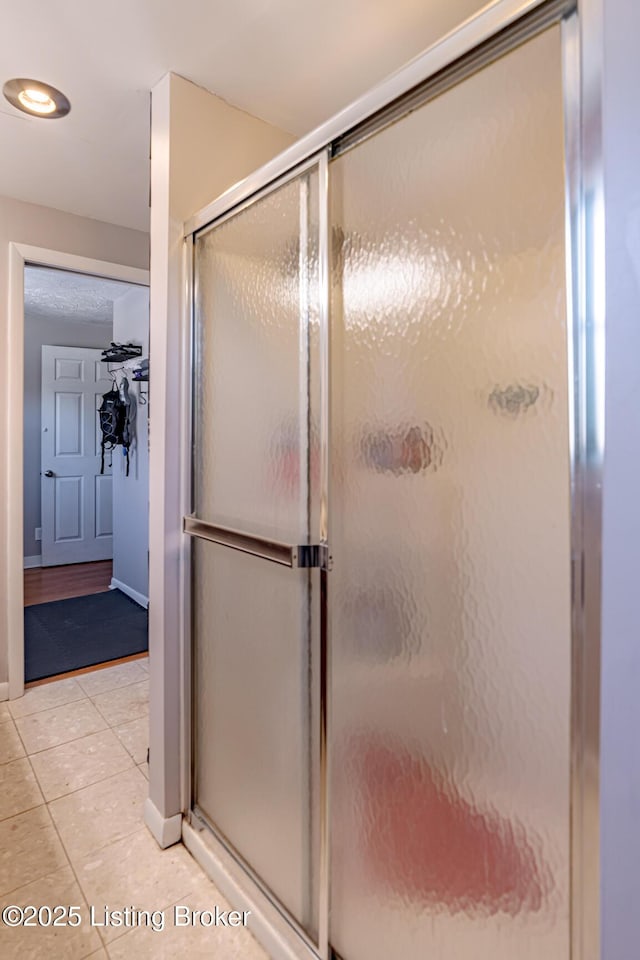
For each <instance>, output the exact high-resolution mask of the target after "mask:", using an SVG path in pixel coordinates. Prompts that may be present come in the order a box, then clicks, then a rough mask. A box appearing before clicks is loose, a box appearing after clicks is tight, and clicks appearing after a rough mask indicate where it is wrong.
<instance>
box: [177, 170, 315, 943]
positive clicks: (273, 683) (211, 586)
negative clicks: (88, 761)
mask: <svg viewBox="0 0 640 960" xmlns="http://www.w3.org/2000/svg"><path fill="white" fill-rule="evenodd" d="M318 181H319V176H318V167H317V164H316V163H312V164H311V165H309V166H308V167H307V168H306V169H305V171H304V172H302V173H300V174H299V175H298V176H293V177H292V178H291V179H290V180H288V181H287V182H286V183H284V184H283V185H281V186H279V187H276V188H274V189H272V190H271V191H269V192H268V193H267V194H266V196H262V197H261V198H259V199H257V200H255V201H254V202H253V203H251V204H250V205H248V206H247V207H245V208H244V209H242V210H240V211H239V212H237V213H235V214H234V215H232V216H230V217H228V218H226V219H225V220H224V221H223V222H222V223H220V224H218V225H215V226H214V227H212V228H210V229H208V230H206V231H204V232H203V233H201V234H200V235H199V236H197V237H196V239H195V250H194V264H195V281H196V288H197V296H196V307H195V317H194V322H195V378H194V428H195V432H194V447H193V449H194V460H193V482H194V484H193V485H194V491H193V497H194V500H193V513H192V515H191V516H190V517H187V518H186V520H185V530H186V532H187V533H190V534H191V535H192V536H193V538H194V539H193V552H192V617H193V645H194V646H193V650H194V668H193V723H194V740H195V744H194V749H195V764H194V783H193V802H194V813H195V815H196V816H198V817H200V818H201V820H202V821H204V822H205V823H207V824H208V825H209V826H210V827H211V828H212V829H213V831H214V832H215V833H216V834H217V836H218V837H219V838H220V839H221V840H222V841H223V842H224V844H225V845H226V846H227V847H228V848H231V850H232V851H233V852H234V853H235V854H236V856H237V857H238V858H239V859H240V860H241V861H242V862H243V863H244V864H245V865H246V866H247V868H248V869H249V870H250V871H251V872H252V874H253V875H254V876H255V877H256V878H257V880H258V882H259V883H260V884H261V885H262V886H263V887H266V888H267V889H268V890H269V891H270V893H271V895H272V897H273V898H274V899H275V900H276V901H277V902H278V903H279V904H280V906H281V908H282V909H283V910H284V911H285V912H286V914H287V915H288V916H289V917H290V918H291V920H292V921H293V922H294V923H295V924H297V925H298V927H299V928H300V930H301V931H304V934H305V935H306V936H308V938H309V939H310V941H311V942H312V943H314V944H317V942H318V937H319V879H318V878H319V850H318V848H319V816H320V810H319V806H320V804H319V777H320V772H319V750H320V737H319V723H318V720H319V688H320V682H319V630H320V617H319V607H320V600H319V593H320V582H321V577H322V573H321V571H320V570H319V569H318V566H319V564H320V559H321V542H320V541H321V539H322V538H321V519H320V514H321V491H320V434H321V432H322V430H321V423H320V410H319V396H320V384H319V341H320V330H319V327H320V318H319V294H318V288H319V270H318V250H319V224H318V219H319V186H318Z"/></svg>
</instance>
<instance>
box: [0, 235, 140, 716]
mask: <svg viewBox="0 0 640 960" xmlns="http://www.w3.org/2000/svg"><path fill="white" fill-rule="evenodd" d="M25 263H36V264H39V265H41V266H47V267H57V268H58V269H60V270H74V271H75V272H76V273H89V274H92V275H93V276H97V277H106V278H108V279H111V280H123V281H125V282H127V283H138V284H141V285H143V286H148V285H149V271H148V270H141V269H140V268H138V267H128V266H125V265H124V264H121V263H109V262H108V261H106V260H94V259H92V258H91V257H80V256H76V255H75V254H72V253H63V252H62V251H60V250H49V249H47V248H46V247H34V246H30V245H29V244H24V243H10V244H9V333H8V363H7V369H8V410H7V422H8V423H10V424H12V427H13V431H14V432H13V434H12V457H11V459H10V461H9V464H8V471H7V502H6V504H5V510H6V530H7V543H6V551H7V553H6V559H7V581H6V596H7V605H8V609H7V629H8V634H9V647H8V668H9V670H8V672H9V698H10V699H11V700H14V699H15V698H16V697H21V696H22V695H23V693H24V620H23V607H24V585H23V569H24V567H23V563H24V537H23V529H22V524H23V513H24V503H23V484H24V476H23V473H24V468H23V454H24V451H23V430H24V266H25Z"/></svg>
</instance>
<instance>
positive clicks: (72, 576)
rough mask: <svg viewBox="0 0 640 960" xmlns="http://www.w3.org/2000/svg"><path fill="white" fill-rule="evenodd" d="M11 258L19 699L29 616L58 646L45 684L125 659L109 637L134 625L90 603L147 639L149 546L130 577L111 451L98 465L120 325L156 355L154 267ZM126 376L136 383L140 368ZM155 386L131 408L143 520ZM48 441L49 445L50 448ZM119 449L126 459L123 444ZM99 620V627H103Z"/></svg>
mask: <svg viewBox="0 0 640 960" xmlns="http://www.w3.org/2000/svg"><path fill="white" fill-rule="evenodd" d="M10 261H11V287H10V307H11V316H12V319H13V323H12V336H11V338H10V354H11V357H12V363H11V373H12V382H11V385H10V406H11V409H10V419H11V422H12V424H13V426H14V428H15V430H16V432H18V431H19V433H20V439H21V442H20V443H17V444H16V452H18V451H20V453H21V454H22V449H24V464H23V456H22V455H20V456H18V457H16V459H15V460H14V461H13V462H12V464H11V470H10V489H9V495H10V498H11V502H12V503H14V504H15V507H16V509H15V510H14V511H13V512H12V514H11V522H10V525H9V536H8V540H9V558H10V570H9V573H10V581H11V582H12V585H13V589H12V590H11V592H10V596H11V603H10V606H9V611H8V613H9V621H10V624H11V630H10V645H9V694H10V697H11V698H15V697H18V696H21V695H22V692H23V690H24V682H25V652H26V657H27V679H28V681H29V680H31V679H32V677H33V676H34V673H33V671H32V668H31V666H30V665H29V649H27V650H26V651H25V616H28V617H30V619H31V620H32V621H33V622H35V634H39V635H40V638H39V639H40V646H41V647H47V646H48V647H49V648H50V649H49V652H48V659H49V663H48V665H45V667H44V668H43V667H42V666H40V667H38V668H37V669H36V670H35V672H36V674H39V675H40V676H39V677H38V679H37V680H35V681H34V682H47V680H48V679H49V678H51V677H52V676H56V675H60V674H61V673H66V672H70V671H73V670H75V669H83V668H85V669H86V668H90V667H91V666H94V665H96V664H98V663H102V662H111V661H113V660H114V659H116V658H119V656H120V654H119V653H116V655H115V656H114V654H113V651H112V650H111V644H110V642H109V641H108V635H109V634H110V635H113V636H114V637H115V636H119V635H126V634H127V632H128V631H127V630H124V629H123V630H118V629H115V628H114V629H112V630H109V629H108V628H107V627H106V621H107V620H108V617H109V615H110V614H108V613H107V615H106V617H105V616H102V615H96V611H95V609H93V608H92V606H91V605H92V603H93V601H94V600H99V599H100V598H102V600H101V601H100V602H101V603H104V601H105V600H107V601H108V602H109V601H110V598H114V599H116V600H118V599H119V600H120V602H121V604H122V603H124V604H125V605H126V607H125V608H123V609H121V611H120V613H121V615H122V616H124V620H125V621H126V615H127V614H135V613H138V614H139V615H138V617H137V621H138V628H137V630H138V635H139V642H140V634H141V633H144V637H145V640H144V647H145V649H146V632H147V628H146V620H147V614H146V606H147V603H148V601H147V587H146V576H147V558H148V548H147V543H146V539H147V533H146V531H143V532H142V534H141V535H140V536H137V537H136V540H135V543H136V549H139V550H140V551H142V552H143V553H144V566H142V565H140V564H139V563H136V568H137V569H140V570H141V571H142V576H143V579H142V578H141V579H139V580H138V581H135V582H134V581H133V580H132V572H131V569H130V564H129V560H130V556H129V553H128V551H127V550H124V551H120V553H121V554H123V561H122V562H121V563H120V564H119V565H118V564H117V551H116V555H115V557H114V555H113V548H112V541H113V536H114V531H115V530H116V529H117V526H118V512H117V509H118V503H117V501H118V494H117V492H116V493H115V496H112V487H114V486H115V484H114V482H113V481H114V476H113V474H114V471H113V470H112V468H111V467H110V466H109V457H108V456H107V459H106V464H105V469H104V471H101V469H100V464H99V459H100V458H99V457H98V456H97V453H99V452H100V432H99V426H98V415H97V406H98V405H99V404H98V398H99V397H100V396H101V393H102V391H103V390H104V389H105V388H107V389H108V388H109V387H110V386H111V384H112V381H113V379H114V378H115V377H116V376H117V374H116V373H114V369H113V366H109V365H107V364H103V363H101V358H102V351H103V350H105V349H107V348H108V347H109V345H110V344H111V342H112V340H113V339H114V336H120V335H121V334H120V332H119V329H118V325H119V327H120V330H122V329H124V330H125V331H126V333H125V335H123V336H122V339H123V340H131V341H137V342H138V343H139V344H140V351H139V353H140V358H141V359H142V353H143V350H144V356H145V357H148V272H147V271H145V270H139V269H136V268H130V267H125V266H122V265H119V264H111V263H106V262H103V261H98V260H91V259H89V258H85V257H80V256H76V255H72V254H66V253H60V252H58V251H54V250H44V249H40V248H33V247H27V246H23V245H19V244H11V245H10ZM54 330H55V331H56V335H55V336H54V335H52V334H53V332H54ZM43 358H44V364H43ZM128 373H129V377H130V380H131V381H132V382H133V380H134V377H135V375H134V371H133V368H132V369H131V370H129V371H128ZM43 380H44V387H45V400H46V401H47V402H45V403H43V399H42V398H43V391H42V388H43ZM56 380H57V383H58V387H57V388H56V387H55V383H56ZM147 381H148V368H147V371H146V374H145V382H144V383H143V382H140V384H139V385H137V386H136V387H135V393H136V395H135V397H134V400H135V401H139V403H136V404H134V405H133V408H132V413H134V412H135V409H136V408H137V411H138V414H139V413H140V412H141V411H142V416H141V417H140V419H139V422H138V427H141V428H142V429H141V430H139V431H138V435H137V438H136V439H135V440H134V441H133V443H132V449H131V469H130V476H131V478H132V484H133V486H135V485H137V487H138V498H140V497H141V498H142V502H143V506H142V508H141V507H140V504H138V503H137V502H136V503H135V504H134V505H133V509H134V510H135V511H137V512H138V514H139V515H140V516H143V517H144V520H145V523H146V516H147V503H148V473H147V469H146V465H145V463H144V461H146V460H147V455H148V436H147V413H148V407H147V406H146V405H145V404H146V402H147V396H148V382H147ZM61 387H62V389H60V388H61ZM49 393H50V394H51V397H49V396H48V394H49ZM132 393H133V389H132ZM49 399H50V400H51V403H49ZM43 414H44V415H43ZM135 419H136V418H135V417H132V420H135ZM23 433H24V443H23V442H22V434H23ZM43 438H44V441H43ZM50 438H53V440H52V443H50V444H49V446H47V442H48V441H49V439H50ZM116 452H119V453H120V457H122V451H121V449H120V451H116ZM43 454H44V459H47V460H48V459H49V458H51V457H53V462H52V463H49V462H47V463H44V459H43ZM79 454H81V455H82V456H80V459H76V464H79V465H81V466H82V469H80V470H76V471H75V472H74V471H73V470H71V471H70V470H69V469H68V468H69V466H70V464H71V462H72V461H73V459H74V458H78V455H79ZM82 457H84V461H83V459H82ZM89 460H91V461H92V462H93V466H94V467H95V462H96V460H97V461H98V468H97V469H94V470H93V473H92V472H91V464H90V463H89ZM63 465H64V466H63ZM65 467H66V468H67V469H65ZM56 475H57V476H56ZM56 486H57V487H58V489H57V491H56ZM133 486H130V487H129V488H128V489H127V490H126V494H125V498H124V499H125V501H126V502H127V503H128V501H129V499H130V498H131V499H133V500H134V501H135V500H136V497H135V496H132V494H133ZM142 491H143V492H142ZM120 500H121V502H122V497H121V498H120ZM114 503H115V505H116V509H115V510H114V509H113V504H114ZM43 508H44V510H43ZM120 514H124V515H123V516H120V521H121V526H122V525H124V527H125V528H126V526H127V525H128V524H130V520H131V518H130V516H128V515H127V512H126V509H125V510H124V511H123V510H121V511H120ZM114 519H115V523H114ZM137 532H138V533H139V532H140V531H139V530H138V531H137ZM43 539H44V547H45V549H44V551H42V546H43ZM96 549H97V552H96ZM114 562H115V565H114ZM119 577H121V579H120V580H119ZM61 603H62V604H63V605H64V604H72V605H73V604H76V605H77V609H76V610H75V611H71V610H70V609H69V610H67V609H66V608H65V609H63V608H62V607H60V606H59V604H61ZM49 605H50V606H49ZM56 605H58V606H57V607H56ZM83 606H84V608H85V609H84V610H82V609H81V608H82V607H83ZM52 611H53V614H52V615H51V616H50V614H51V612H52ZM122 616H121V617H120V621H121V625H124V621H123V620H122ZM140 617H141V618H142V623H141V622H140ZM116 619H117V617H116ZM134 619H136V618H135V617H134ZM99 623H102V624H103V626H102V627H100V628H98V627H97V625H98V624H99ZM82 633H84V638H85V639H84V640H83V638H82ZM101 633H102V640H101V639H100V635H101ZM74 634H75V635H76V636H75V637H74V636H73V635H74ZM105 637H107V643H104V642H103V640H104V638H105ZM86 638H89V640H87V639H86ZM71 640H75V646H76V648H81V647H86V648H89V647H91V644H92V643H93V646H94V653H93V654H91V653H90V652H89V650H84V651H83V653H82V655H81V657H80V661H79V662H78V658H77V657H75V660H74V657H73V656H71V658H70V650H71V648H72V647H73V645H74V644H73V643H71V642H70V641H71ZM50 641H53V642H50ZM98 648H100V649H98ZM125 655H126V650H125V651H124V653H122V656H125Z"/></svg>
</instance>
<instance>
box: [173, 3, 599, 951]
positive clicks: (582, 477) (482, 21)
mask: <svg viewBox="0 0 640 960" xmlns="http://www.w3.org/2000/svg"><path fill="white" fill-rule="evenodd" d="M602 4H603V0H496V2H494V3H491V4H489V5H488V6H486V7H484V8H483V9H482V10H481V11H480V12H479V13H478V14H477V15H475V16H473V17H471V18H470V19H469V20H467V21H466V22H464V23H463V24H462V25H461V26H459V27H458V28H457V29H455V30H454V31H453V32H451V33H450V34H448V35H447V36H446V37H444V38H443V39H442V40H441V41H440V42H438V43H436V44H435V45H434V46H433V47H431V48H429V49H427V50H426V51H425V52H424V53H423V54H421V55H420V56H418V57H417V58H416V59H414V60H412V61H411V62H410V63H409V64H408V65H407V66H406V67H404V68H402V69H401V70H399V71H398V72H397V73H394V74H393V75H392V76H391V77H389V78H388V79H387V80H385V81H383V82H382V83H381V84H380V85H378V86H377V87H374V88H373V89H372V90H370V91H369V92H368V93H366V94H365V95H364V96H362V97H361V98H360V99H358V100H357V101H355V102H354V103H352V104H351V105H350V106H348V107H346V108H345V109H344V110H342V111H341V112H340V113H338V114H336V116H334V117H333V118H331V119H330V120H328V121H327V122H326V123H325V124H323V125H322V126H320V127H318V128H317V129H316V130H314V131H312V132H311V133H310V134H308V135H306V136H304V137H303V138H302V139H301V140H299V141H297V142H296V143H294V144H293V145H292V146H291V147H289V148H288V149H286V150H285V151H283V152H282V153H281V154H279V155H278V156H277V157H275V158H274V159H273V160H271V161H269V162H268V163H267V164H265V165H264V166H263V167H261V168H259V169H258V170H256V171H255V172H254V173H253V174H251V175H250V176H248V177H246V178H245V179H244V180H241V181H240V182H239V183H237V184H236V185H235V186H233V187H231V188H230V189H229V190H227V191H226V192H225V193H223V194H222V195H221V196H220V197H218V198H216V199H215V200H213V201H212V202H211V203H209V204H208V205H207V206H205V207H204V208H203V209H201V210H200V211H198V212H197V213H195V214H194V215H193V216H192V217H191V218H190V219H189V220H188V221H187V222H186V223H185V225H184V240H185V244H184V262H185V265H186V266H185V273H186V280H187V282H186V285H185V286H186V289H185V296H184V316H185V318H187V321H188V320H189V319H191V314H192V309H193V297H194V290H193V274H192V259H193V238H194V236H195V235H196V234H198V233H199V232H200V231H202V230H204V229H205V228H208V227H209V226H213V225H214V223H217V222H219V221H221V220H222V219H224V218H225V216H226V215H229V214H230V213H232V212H237V211H238V210H239V209H240V208H241V207H242V206H243V205H244V204H246V203H250V202H252V200H254V199H256V198H257V197H258V196H259V195H260V193H261V192H262V191H267V190H268V189H269V188H271V187H273V186H274V184H275V183H276V182H277V181H278V180H279V179H280V178H283V179H284V178H286V177H287V175H288V174H290V173H292V172H293V171H294V168H295V167H296V166H298V165H300V164H303V163H304V162H305V161H307V160H308V159H309V158H310V157H311V156H312V155H313V154H316V153H318V152H319V151H320V150H323V149H325V148H329V149H330V150H331V155H332V156H333V155H336V154H337V153H340V152H342V151H343V150H346V149H349V147H350V146H352V145H354V144H355V143H356V142H358V139H357V138H358V137H360V136H362V137H365V136H367V135H369V134H370V133H371V132H372V130H373V128H374V127H376V126H377V124H378V123H379V124H380V126H382V122H384V120H383V117H382V115H383V114H384V116H385V117H387V116H389V114H388V113H387V111H390V112H392V111H393V109H394V103H395V102H396V101H398V100H400V98H407V97H411V96H412V93H411V91H412V90H415V91H416V92H417V95H419V96H424V94H423V93H421V91H424V89H425V85H427V84H429V85H430V84H433V85H434V88H435V87H436V86H437V84H438V78H440V80H441V81H442V82H443V83H444V84H447V83H448V84H449V85H453V83H454V82H455V78H456V76H457V77H458V78H459V77H460V74H459V73H457V70H458V68H459V67H460V64H461V62H462V63H463V69H464V61H463V60H462V58H467V57H468V58H469V63H473V62H474V60H473V58H474V56H475V54H476V53H478V55H479V57H478V61H475V62H476V64H477V66H476V69H480V67H481V66H482V65H483V64H482V57H483V51H486V46H485V45H486V44H489V43H492V42H496V43H499V42H500V39H501V37H502V38H504V36H505V35H507V36H508V34H503V33H502V32H503V31H505V32H506V31H507V30H509V31H510V32H511V31H512V32H511V34H510V35H511V36H512V37H513V36H515V35H516V32H517V31H519V29H520V27H522V32H521V33H520V34H519V36H520V40H521V41H524V40H526V39H528V36H527V29H528V27H531V28H535V25H536V23H537V25H538V26H539V28H540V29H544V28H545V27H544V26H543V24H545V23H547V25H550V22H551V20H554V21H555V22H561V24H562V27H561V29H562V58H563V72H564V86H563V92H562V93H563V99H564V114H565V138H566V139H565V174H566V190H565V223H566V238H567V244H566V248H567V288H568V289H567V300H568V302H567V317H568V326H569V330H568V351H569V369H568V383H569V384H570V385H573V386H574V391H573V395H572V396H571V400H570V403H571V409H570V415H571V423H570V430H571V434H572V435H571V441H570V442H571V448H570V471H571V477H570V482H571V489H570V510H571V565H572V597H571V657H572V667H571V683H572V691H571V694H572V703H571V744H570V797H569V802H570V807H571V835H570V844H571V864H570V870H571V895H570V896H571V902H570V914H571V916H570V937H571V955H572V956H573V957H575V960H599V958H600V957H601V949H600V934H601V931H600V920H601V917H600V914H601V910H600V888H599V885H600V661H601V597H602V586H601V544H602V476H603V466H604V397H605V383H604V321H605V318H604V306H605V304H604V290H605V237H604V230H603V219H604V171H603V131H602V127H601V111H602V77H603V47H602V23H603V6H602ZM547 18H548V20H547ZM508 42H509V41H508V40H507V44H508ZM513 45H514V46H515V45H517V44H515V43H514V44H513ZM503 52H504V50H503ZM441 89H442V87H440V88H439V90H438V92H440V91H441ZM436 95H437V94H436ZM405 103H406V99H405ZM400 109H401V108H400ZM381 120H382V122H380V121H381ZM183 335H184V336H185V340H186V341H187V342H188V340H189V334H188V331H186V330H184V331H183ZM186 355H187V356H188V352H187V354H186ZM184 373H185V379H186V380H187V381H188V380H189V379H190V377H191V370H190V369H189V364H188V363H187V364H185V367H184ZM183 457H186V459H187V460H189V459H190V449H189V444H188V442H186V441H185V446H184V448H183ZM183 466H184V463H183ZM184 486H185V490H187V491H188V490H189V489H190V479H189V471H188V470H187V471H186V480H185V483H184ZM183 503H184V505H185V514H187V513H188V512H189V497H188V495H186V496H185V497H184V498H183ZM186 539H187V537H186V536H185V537H184V538H183V554H182V555H183V567H182V574H183V576H182V584H181V588H182V598H183V608H182V638H181V641H182V655H183V678H182V680H183V688H182V697H183V722H184V728H185V741H186V743H185V748H184V754H183V758H182V760H183V783H186V784H187V786H186V788H185V795H186V797H187V798H188V797H189V792H188V784H189V780H190V763H191V751H190V749H189V741H190V730H189V722H190V711H191V688H190V649H191V623H190V611H189V599H188V597H189V586H190V585H189V559H188V554H189V549H188V546H187V545H186V543H184V541H185V540H186ZM329 648H330V642H329ZM326 656H327V658H330V649H329V650H328V651H327V653H326ZM325 669H329V667H328V664H325ZM329 711H330V707H329ZM327 722H328V724H329V725H330V715H329V718H328V721H327ZM185 806H186V810H187V817H186V819H185V821H184V823H183V840H184V842H185V844H186V845H187V847H188V848H189V849H190V850H191V852H192V853H193V854H194V856H195V857H196V859H198V860H199V861H200V862H201V864H202V865H203V866H204V868H205V869H206V870H207V872H209V873H210V875H211V876H212V877H213V878H214V880H215V882H217V883H218V885H219V886H220V887H221V889H224V890H225V892H227V895H228V896H229V897H230V899H232V900H233V899H234V898H235V899H236V900H238V902H239V900H240V898H241V899H242V900H247V899H248V898H253V900H252V902H253V903H254V904H255V905H256V907H257V912H258V914H260V911H262V916H261V917H260V916H259V917H256V918H254V925H255V926H254V928H255V929H257V930H259V936H260V937H261V939H262V940H263V943H265V944H269V945H271V944H274V945H275V944H277V947H276V949H277V951H278V953H277V955H278V956H283V957H284V956H287V957H291V958H294V957H298V956H300V955H301V954H300V953H299V952H298V951H299V950H302V951H303V952H304V953H305V956H306V955H307V953H308V951H309V945H308V944H305V943H303V941H302V940H298V941H297V942H295V938H294V941H293V942H292V940H291V937H290V935H289V934H290V931H291V926H290V924H289V923H288V921H287V920H285V919H283V918H282V916H281V915H278V914H277V911H275V910H274V908H273V905H272V904H271V903H270V902H267V903H265V898H264V897H259V891H257V890H255V888H252V889H251V892H250V893H249V892H248V886H247V884H246V882H245V879H246V875H245V876H243V875H242V873H241V872H240V871H239V870H238V869H237V867H238V865H237V863H236V862H234V860H233V858H230V857H229V856H228V855H226V854H227V851H225V850H224V848H223V846H222V845H221V844H220V842H219V841H218V840H217V839H216V838H213V840H211V838H210V837H208V840H209V841H211V842H207V843H205V842H204V841H203V839H202V835H203V833H202V830H201V828H200V827H199V825H198V823H197V819H194V817H193V811H192V810H191V808H190V804H189V803H188V802H187V804H186V805H185ZM327 806H328V801H327ZM328 830H329V823H328V822H327V823H325V824H324V831H323V833H324V835H323V842H324V843H325V844H327V843H328ZM325 871H328V852H327V855H326V857H325ZM324 880H325V882H326V881H327V880H328V877H327V873H326V872H325V876H324ZM248 884H249V885H251V880H250V878H249V880H248ZM254 886H255V885H254ZM327 897H328V890H327V891H326V896H325V909H327V906H328V904H327ZM322 960H325V958H324V957H323V958H322Z"/></svg>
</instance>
